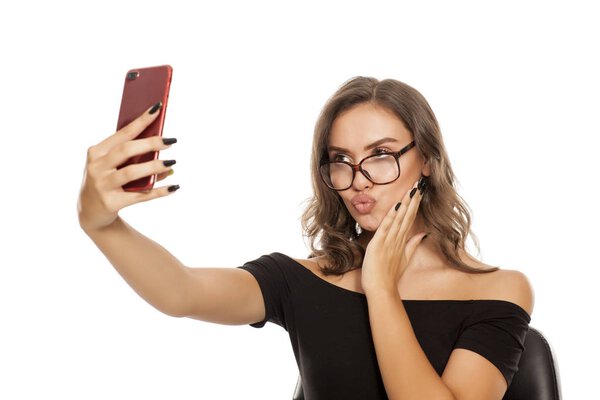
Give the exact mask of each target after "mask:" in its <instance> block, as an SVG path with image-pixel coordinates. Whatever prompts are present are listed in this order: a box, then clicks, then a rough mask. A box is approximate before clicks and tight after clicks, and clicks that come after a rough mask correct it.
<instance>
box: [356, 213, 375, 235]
mask: <svg viewBox="0 0 600 400" xmlns="http://www.w3.org/2000/svg"><path fill="white" fill-rule="evenodd" d="M354 220H355V221H356V222H358V224H359V225H360V227H361V229H362V230H363V231H369V232H375V231H376V230H377V228H379V224H381V218H376V217H374V216H371V215H361V216H359V217H358V218H355V219H354Z"/></svg>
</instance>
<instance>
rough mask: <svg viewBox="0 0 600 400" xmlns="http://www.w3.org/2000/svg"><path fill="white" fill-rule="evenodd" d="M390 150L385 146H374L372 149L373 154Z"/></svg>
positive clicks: (389, 151) (386, 152) (385, 152)
mask: <svg viewBox="0 0 600 400" xmlns="http://www.w3.org/2000/svg"><path fill="white" fill-rule="evenodd" d="M391 152H392V151H391V150H390V149H388V148H387V147H376V148H374V149H373V154H389V153H391Z"/></svg>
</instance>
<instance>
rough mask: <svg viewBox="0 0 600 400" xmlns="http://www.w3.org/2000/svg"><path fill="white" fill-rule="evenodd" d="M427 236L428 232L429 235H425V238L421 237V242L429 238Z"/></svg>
mask: <svg viewBox="0 0 600 400" xmlns="http://www.w3.org/2000/svg"><path fill="white" fill-rule="evenodd" d="M427 236H429V233H427V235H425V236H423V239H421V242H422V241H423V240H425V239H427Z"/></svg>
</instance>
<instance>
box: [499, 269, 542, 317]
mask: <svg viewBox="0 0 600 400" xmlns="http://www.w3.org/2000/svg"><path fill="white" fill-rule="evenodd" d="M491 275H492V278H493V280H492V285H490V290H492V291H493V292H494V294H495V295H496V296H497V297H498V299H499V300H506V301H510V302H511V303H515V304H517V305H519V306H520V307H521V308H522V309H524V310H525V311H527V313H528V314H529V315H531V314H532V312H533V306H534V293H533V287H532V286H531V282H530V281H529V279H528V278H527V276H526V275H525V274H524V273H522V272H520V271H517V270H509V269H500V270H498V271H496V272H493V273H491Z"/></svg>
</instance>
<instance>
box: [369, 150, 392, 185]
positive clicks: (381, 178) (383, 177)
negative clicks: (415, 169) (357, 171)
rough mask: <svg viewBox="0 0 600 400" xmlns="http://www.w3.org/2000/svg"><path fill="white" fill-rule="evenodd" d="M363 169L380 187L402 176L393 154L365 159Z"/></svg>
mask: <svg viewBox="0 0 600 400" xmlns="http://www.w3.org/2000/svg"><path fill="white" fill-rule="evenodd" d="M362 169H363V171H365V172H366V173H367V174H368V175H367V177H368V178H369V179H370V180H371V181H372V182H373V183H378V184H380V185H382V184H385V183H390V182H392V181H394V180H396V179H397V178H398V177H399V176H400V169H399V168H398V162H397V161H396V158H395V157H394V156H393V155H391V154H382V155H375V156H372V157H368V158H365V160H364V161H363V163H362Z"/></svg>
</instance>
